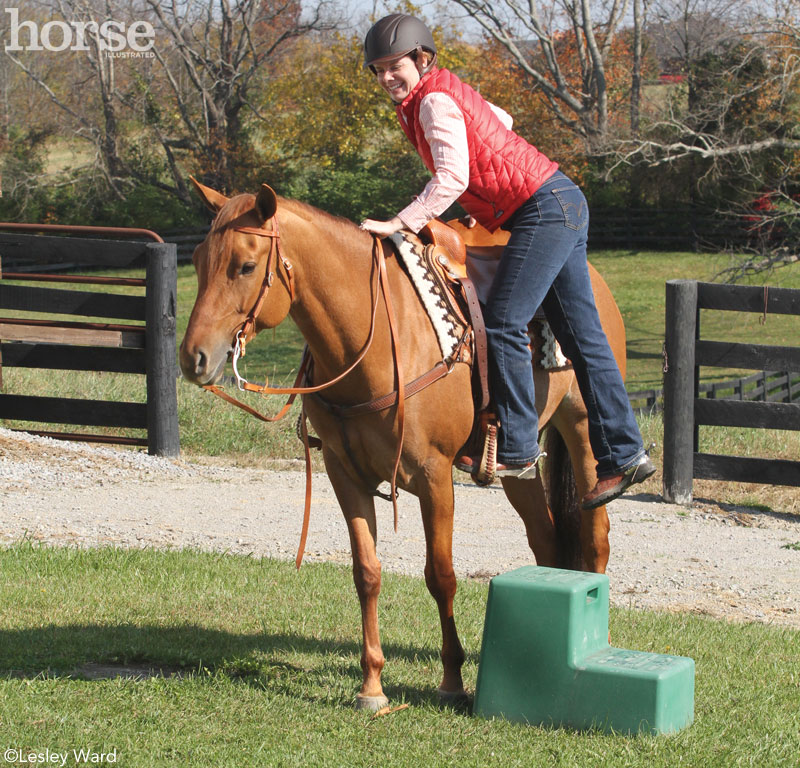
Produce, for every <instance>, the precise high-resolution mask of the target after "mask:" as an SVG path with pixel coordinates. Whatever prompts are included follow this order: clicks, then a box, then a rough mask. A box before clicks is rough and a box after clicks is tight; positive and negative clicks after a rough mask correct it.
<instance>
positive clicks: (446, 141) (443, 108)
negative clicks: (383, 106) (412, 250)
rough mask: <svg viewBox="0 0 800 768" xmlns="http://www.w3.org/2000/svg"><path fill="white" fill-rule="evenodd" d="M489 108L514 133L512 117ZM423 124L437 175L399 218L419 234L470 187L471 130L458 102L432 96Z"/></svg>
mask: <svg viewBox="0 0 800 768" xmlns="http://www.w3.org/2000/svg"><path fill="white" fill-rule="evenodd" d="M489 106H490V107H491V108H492V111H493V112H494V113H495V114H496V115H497V116H498V117H499V118H500V120H501V122H502V123H503V125H505V126H506V128H508V129H510V128H511V125H512V123H513V120H512V119H511V116H510V115H509V114H508V113H507V112H505V111H504V110H502V109H500V107H496V106H495V105H494V104H489ZM419 121H420V125H422V130H423V131H424V133H425V139H426V141H427V142H428V144H429V146H430V148H431V154H432V155H433V166H434V168H435V169H436V172H435V173H434V174H433V176H432V177H431V180H430V181H429V182H428V183H427V184H426V185H425V189H423V190H422V193H421V194H420V195H419V196H418V197H417V198H416V199H414V200H413V201H412V202H411V204H410V205H407V206H406V207H405V208H403V210H402V211H400V213H398V214H397V215H398V217H399V218H400V220H401V221H402V222H403V224H405V226H406V227H407V228H408V229H410V230H411V231H412V232H419V231H420V229H422V228H423V227H424V226H425V225H426V224H427V223H428V222H429V221H430V220H431V219H435V218H436V217H437V216H440V215H441V214H443V213H444V212H445V211H446V210H447V209H448V208H449V207H450V206H451V205H452V204H453V203H454V202H455V201H456V200H458V198H459V197H461V195H462V194H463V193H464V192H465V191H466V189H467V186H468V185H469V147H468V145H467V126H466V124H465V123H464V115H463V114H462V112H461V110H460V109H459V108H458V105H457V104H456V103H455V101H453V99H452V98H450V96H448V95H447V94H445V93H429V94H428V95H427V96H425V98H423V99H422V101H421V102H420V107H419Z"/></svg>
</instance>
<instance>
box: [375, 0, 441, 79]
mask: <svg viewBox="0 0 800 768" xmlns="http://www.w3.org/2000/svg"><path fill="white" fill-rule="evenodd" d="M419 49H424V50H426V51H430V52H431V53H433V54H435V53H436V44H435V43H434V42H433V35H432V34H431V31H430V30H429V29H428V28H427V27H426V26H425V25H424V24H423V23H422V22H421V21H420V20H419V19H417V18H414V17H413V16H408V15H406V14H405V13H393V14H391V15H389V16H384V17H383V18H382V19H380V20H379V21H376V22H375V23H374V24H373V25H372V27H371V28H370V30H369V32H367V36H366V37H365V38H364V66H365V67H372V64H373V63H374V62H376V61H379V60H380V59H386V58H388V57H390V56H398V57H400V56H405V55H406V54H409V53H411V52H412V51H416V50H419Z"/></svg>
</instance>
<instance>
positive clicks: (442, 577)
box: [418, 463, 466, 706]
mask: <svg viewBox="0 0 800 768" xmlns="http://www.w3.org/2000/svg"><path fill="white" fill-rule="evenodd" d="M428 479H429V484H428V485H427V487H426V488H424V489H421V490H420V492H419V493H418V496H419V500H420V508H421V510H422V522H423V526H424V528H425V551H426V560H425V583H426V584H427V586H428V591H429V592H430V593H431V595H432V596H433V599H434V600H435V601H436V605H437V607H438V609H439V620H440V622H441V626H442V666H443V675H442V684H441V685H440V686H439V696H440V698H441V700H442V702H443V703H448V704H453V705H456V706H460V705H462V704H463V703H465V702H466V692H465V691H464V683H463V680H462V678H461V666H462V664H463V663H464V649H463V648H462V646H461V641H460V640H459V639H458V632H457V631H456V622H455V617H454V615H453V598H454V597H455V594H456V575H455V572H454V571H453V504H454V499H453V482H452V470H451V468H450V464H449V463H446V464H445V465H444V466H443V467H442V470H441V472H439V473H436V474H435V475H434V474H429V475H428Z"/></svg>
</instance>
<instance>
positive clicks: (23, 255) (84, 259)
mask: <svg viewBox="0 0 800 768" xmlns="http://www.w3.org/2000/svg"><path fill="white" fill-rule="evenodd" d="M146 245H147V243H146V242H141V241H136V240H95V239H91V238H84V237H82V238H76V237H53V236H50V235H24V234H21V233H17V232H0V258H2V262H3V268H4V269H6V270H9V271H14V270H12V269H11V266H12V265H14V267H15V268H16V267H38V266H46V265H49V264H57V265H69V266H83V265H87V266H91V267H92V268H94V269H97V268H98V267H100V268H103V267H113V268H120V267H125V268H139V267H144V266H145V246H146ZM20 271H23V270H20ZM40 271H44V270H40Z"/></svg>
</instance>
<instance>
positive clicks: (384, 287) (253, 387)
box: [203, 216, 466, 568]
mask: <svg viewBox="0 0 800 768" xmlns="http://www.w3.org/2000/svg"><path fill="white" fill-rule="evenodd" d="M270 221H271V222H272V229H271V230H269V229H264V228H261V227H234V228H233V229H234V231H236V232H241V233H244V234H250V235H256V236H258V237H268V238H270V247H269V254H268V256H267V266H266V270H265V273H264V280H263V281H262V283H261V288H260V289H259V293H258V296H257V298H256V301H255V303H254V304H253V307H252V309H251V310H250V312H248V314H247V317H246V318H245V319H244V321H243V323H242V325H241V327H240V328H239V330H238V331H237V332H236V335H235V336H234V345H233V357H232V364H233V371H234V374H235V377H236V384H237V386H238V388H239V390H240V391H247V392H257V393H259V394H262V395H289V398H288V400H287V401H286V403H285V404H284V406H283V408H281V410H280V411H279V412H278V414H277V415H275V416H265V415H264V414H262V413H260V412H259V411H257V410H256V409H255V408H252V407H251V406H249V405H247V404H245V403H243V402H241V401H240V400H237V399H236V398H235V397H233V396H232V395H229V394H228V393H227V392H225V391H224V390H223V389H222V388H221V387H219V386H217V385H215V384H207V385H204V386H203V389H207V390H208V391H209V392H213V393H214V394H215V395H217V396H218V397H221V398H222V399H223V400H225V401H226V402H228V403H231V404H232V405H235V406H237V407H238V408H241V409H242V410H244V411H246V412H247V413H249V414H250V415H251V416H255V417H256V418H257V419H260V420H261V421H265V422H275V421H279V420H280V419H282V418H283V417H284V416H286V414H287V413H288V412H289V410H290V408H291V407H292V404H293V403H294V401H295V398H296V397H297V395H310V394H317V393H319V392H321V391H323V390H325V389H328V388H329V387H332V386H333V385H334V384H337V383H338V382H340V381H341V380H342V379H344V378H345V377H346V376H347V375H348V374H350V373H351V372H352V371H353V370H354V369H355V368H356V367H357V366H358V365H359V364H360V363H361V362H362V361H363V359H364V357H366V354H367V352H368V351H369V349H370V347H371V346H372V341H373V339H374V336H375V320H376V317H377V313H378V304H379V299H380V295H381V294H383V297H384V303H385V304H386V314H387V319H388V323H389V334H390V337H391V343H392V357H393V361H394V369H395V389H394V391H392V392H390V393H389V394H387V395H383V396H381V397H378V398H375V399H374V400H370V401H369V402H365V403H359V404H358V405H351V406H341V405H338V404H333V403H328V402H327V401H325V400H323V401H322V402H323V403H324V404H325V405H326V406H327V407H328V408H329V409H330V410H331V411H332V412H333V413H335V414H337V415H339V416H341V417H352V416H358V415H363V414H365V413H377V412H379V411H381V410H384V409H386V408H390V407H392V406H394V405H395V404H396V405H397V423H398V425H399V432H400V438H399V440H398V445H397V451H396V453H395V460H394V467H393V469H392V479H391V494H390V499H391V501H392V507H393V511H394V529H395V531H397V522H398V510H397V472H398V469H399V467H400V460H401V458H402V455H403V442H404V438H405V401H406V399H407V398H408V397H411V396H412V395H415V394H416V393H417V392H420V391H422V390H423V389H425V388H426V387H428V386H430V385H431V384H433V383H434V382H435V381H438V380H439V379H441V378H443V377H444V376H446V375H447V374H448V373H450V371H452V369H453V366H454V365H455V360H456V359H457V358H458V354H457V353H454V354H453V355H452V357H451V362H449V363H448V362H446V361H444V360H442V361H440V362H439V363H437V364H436V365H435V366H434V367H433V368H432V369H431V370H429V371H427V372H426V373H424V374H422V375H421V376H419V377H417V378H416V379H414V380H413V381H411V382H409V383H407V384H406V383H405V380H404V377H403V365H402V361H401V359H400V349H399V342H398V336H397V319H396V317H395V312H394V306H393V304H392V299H391V294H390V291H389V279H388V275H387V272H386V257H385V255H384V252H383V247H382V245H381V240H380V238H378V237H376V236H373V243H372V258H373V262H374V264H375V266H376V268H377V269H376V271H377V278H376V285H375V290H374V294H375V300H374V302H373V304H372V310H371V317H370V329H369V334H368V336H367V340H366V342H365V343H364V346H363V347H362V348H361V351H360V352H359V353H358V355H357V357H356V359H355V360H354V361H353V362H352V363H351V365H349V366H348V367H347V368H346V369H345V370H344V371H342V373H340V374H339V375H338V376H335V377H334V378H332V379H330V380H329V381H326V382H325V383H324V384H317V385H315V386H305V387H304V386H299V385H300V384H301V382H302V381H303V380H304V379H305V378H306V377H307V375H308V370H309V365H310V361H311V355H310V353H309V351H308V347H306V349H305V350H304V352H303V358H302V361H301V364H300V369H299V370H298V373H297V377H296V379H295V382H294V385H293V386H291V387H270V386H267V385H266V384H265V385H263V386H261V385H258V384H252V383H250V382H249V381H247V380H246V379H244V378H243V377H242V376H240V374H239V371H238V367H237V363H238V361H239V359H240V358H242V357H244V356H245V353H246V344H247V335H248V334H249V333H250V332H251V331H252V330H253V329H254V328H255V324H256V318H257V317H258V314H259V313H260V312H261V309H262V307H263V306H264V301H265V300H266V297H267V294H268V293H269V290H270V288H271V287H272V284H273V282H274V280H275V273H276V264H277V265H280V266H282V267H283V269H284V271H285V272H286V275H287V278H286V279H287V283H288V288H289V296H290V299H291V301H294V298H295V284H294V275H293V273H292V265H291V263H290V262H289V261H288V260H287V259H286V257H285V256H284V255H283V253H282V252H281V240H280V238H281V236H280V233H279V231H278V218H277V216H273V217H272V218H271V220H270ZM465 343H466V335H465V337H464V338H463V339H462V340H461V342H460V344H459V347H460V346H462V345H463V344H465ZM299 424H300V437H301V439H302V441H303V447H304V453H305V465H306V496H305V505H304V511H303V528H302V532H301V534H300V544H299V547H298V551H297V557H296V558H295V565H296V567H297V568H299V567H300V564H301V562H302V560H303V553H304V552H305V545H306V540H307V538H308V527H309V521H310V517H311V444H312V440H315V445H314V447H321V442H319V440H318V439H314V438H310V437H309V435H308V428H307V426H306V412H305V406H303V409H302V411H301V414H300V420H299ZM351 463H352V464H353V467H354V468H355V470H356V472H357V473H358V475H359V476H361V478H362V481H363V482H365V484H367V483H366V479H365V478H364V477H363V475H362V473H361V470H360V468H359V467H358V465H357V464H356V462H355V461H353V460H352V458H351ZM373 495H378V496H384V498H385V495H384V494H381V493H379V492H378V491H373Z"/></svg>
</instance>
